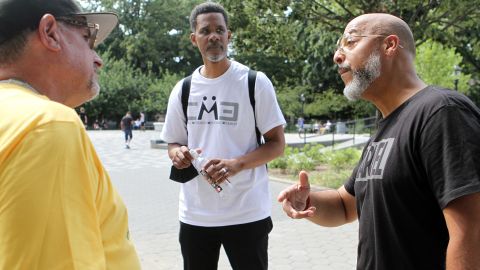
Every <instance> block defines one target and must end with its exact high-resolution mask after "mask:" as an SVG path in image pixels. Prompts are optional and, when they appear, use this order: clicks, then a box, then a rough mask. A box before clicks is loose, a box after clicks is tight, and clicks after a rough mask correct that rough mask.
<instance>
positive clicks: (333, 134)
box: [332, 123, 337, 150]
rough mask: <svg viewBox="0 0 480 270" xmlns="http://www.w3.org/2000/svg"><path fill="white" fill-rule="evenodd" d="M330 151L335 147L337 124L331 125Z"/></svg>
mask: <svg viewBox="0 0 480 270" xmlns="http://www.w3.org/2000/svg"><path fill="white" fill-rule="evenodd" d="M332 128H333V129H332V150H333V146H334V145H335V130H336V129H337V123H335V124H332Z"/></svg>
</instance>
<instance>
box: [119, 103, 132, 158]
mask: <svg viewBox="0 0 480 270" xmlns="http://www.w3.org/2000/svg"><path fill="white" fill-rule="evenodd" d="M120 127H121V128H122V130H123V132H124V133H125V148H127V149H130V142H131V141H132V138H133V134H132V129H133V118H132V114H131V113H130V111H128V112H127V114H125V116H124V117H123V118H122V121H120Z"/></svg>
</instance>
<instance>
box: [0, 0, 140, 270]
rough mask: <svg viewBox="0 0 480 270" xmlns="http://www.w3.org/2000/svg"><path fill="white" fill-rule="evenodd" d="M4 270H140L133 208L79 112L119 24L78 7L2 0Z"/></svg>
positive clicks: (46, 0) (0, 257)
mask: <svg viewBox="0 0 480 270" xmlns="http://www.w3.org/2000/svg"><path fill="white" fill-rule="evenodd" d="M0 22H2V23H1V24H0V113H1V115H2V116H3V118H2V120H1V121H0V131H1V132H0V187H1V188H0V239H1V240H0V269H8V270H19V269H115V270H137V269H140V264H139V260H138V257H137V254H136V251H135V248H134V246H133V244H132V243H131V241H130V239H129V230H128V217H127V209H126V207H125V205H124V203H123V202H122V200H121V198H120V197H119V195H118V193H117V192H116V190H115V188H114V187H113V186H112V182H111V181H110V177H109V175H108V173H107V172H106V171H105V169H104V167H103V166H102V164H101V162H100V160H99V158H98V156H97V153H96V151H95V149H94V147H93V145H92V143H91V141H90V139H89V137H88V135H87V133H86V131H85V128H84V122H82V121H80V118H79V117H78V115H77V113H76V112H75V110H74V109H73V108H75V107H77V106H80V105H81V104H83V103H84V102H86V101H89V100H91V99H92V98H94V97H95V96H96V95H97V94H98V92H99V90H100V87H99V84H98V78H97V72H98V70H99V69H100V68H101V66H102V64H103V63H102V60H101V59H100V57H99V56H98V55H97V53H95V51H94V47H95V46H96V45H98V44H99V43H101V42H102V41H103V40H104V39H105V38H106V37H107V36H108V35H109V33H110V32H111V31H112V29H113V28H114V27H115V26H116V25H117V22H118V19H117V16H116V14H113V13H83V12H81V10H80V8H79V6H78V4H77V3H76V2H75V1H73V0H2V1H0Z"/></svg>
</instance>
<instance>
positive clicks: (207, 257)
mask: <svg viewBox="0 0 480 270" xmlns="http://www.w3.org/2000/svg"><path fill="white" fill-rule="evenodd" d="M272 228H273V224H272V219H271V218H270V217H268V218H266V219H262V220H259V221H255V222H251V223H246V224H240V225H232V226H222V227H200V226H193V225H189V224H185V223H182V222H180V245H181V248H182V256H183V268H184V270H216V269H217V266H218V258H219V256H220V246H221V245H223V248H224V249H225V253H226V254H227V256H228V260H229V261H230V265H231V266H232V269H233V270H266V269H268V253H267V249H268V234H269V233H270V232H271V231H272Z"/></svg>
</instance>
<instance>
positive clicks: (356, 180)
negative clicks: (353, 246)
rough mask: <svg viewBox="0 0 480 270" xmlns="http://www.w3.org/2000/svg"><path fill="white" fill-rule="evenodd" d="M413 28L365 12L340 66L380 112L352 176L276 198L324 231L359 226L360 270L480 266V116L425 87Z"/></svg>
mask: <svg viewBox="0 0 480 270" xmlns="http://www.w3.org/2000/svg"><path fill="white" fill-rule="evenodd" d="M414 59H415V42H414V39H413V35H412V32H411V30H410V28H409V27H408V25H407V24H406V23H405V22H404V21H402V20H401V19H400V18H397V17H395V16H392V15H389V14H365V15H362V16H359V17H357V18H355V19H353V20H352V21H351V22H350V23H349V24H348V25H347V27H346V28H345V32H344V33H343V35H342V36H341V38H340V40H339V42H338V47H337V50H336V52H335V55H334V62H335V63H336V64H337V66H338V72H339V74H340V76H341V78H342V80H343V81H344V83H345V89H344V93H345V95H346V96H347V97H348V99H350V100H358V99H365V100H368V101H370V102H372V103H373V104H374V105H375V106H376V107H377V108H378V110H380V112H381V114H382V119H381V120H380V122H379V127H378V131H377V133H376V134H374V135H373V136H372V138H371V139H370V141H369V142H368V144H367V145H366V147H365V149H364V151H363V154H362V157H361V160H360V162H359V164H358V165H357V167H356V168H355V169H354V171H353V173H352V176H351V177H350V179H348V180H347V181H346V183H345V184H344V185H343V186H342V187H340V188H339V189H338V190H327V191H320V192H310V190H309V182H308V177H307V174H306V173H305V172H301V173H300V176H299V177H300V183H299V184H297V185H293V186H291V187H289V188H287V189H285V190H284V191H282V192H281V193H280V194H279V196H278V200H279V202H281V203H282V204H283V209H284V211H285V212H286V214H287V215H288V216H290V217H292V218H308V219H310V220H311V221H313V222H315V223H317V224H320V225H322V226H339V225H342V224H345V223H349V222H352V221H354V220H356V219H358V220H359V246H358V257H357V269H378V270H384V269H388V270H395V269H399V270H403V269H449V270H453V269H455V270H457V269H478V267H479V265H480V166H479V164H480V144H479V143H478V138H479V137H480V110H479V109H478V108H477V107H476V106H475V105H474V104H473V103H472V101H470V100H469V99H468V98H467V97H465V96H464V95H462V94H460V93H458V92H455V91H451V90H448V89H444V88H441V87H438V86H429V85H426V84H425V83H424V82H423V81H421V80H420V78H419V77H418V76H417V74H416V72H415V68H414Z"/></svg>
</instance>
